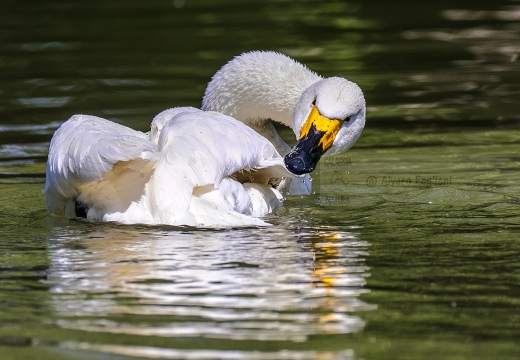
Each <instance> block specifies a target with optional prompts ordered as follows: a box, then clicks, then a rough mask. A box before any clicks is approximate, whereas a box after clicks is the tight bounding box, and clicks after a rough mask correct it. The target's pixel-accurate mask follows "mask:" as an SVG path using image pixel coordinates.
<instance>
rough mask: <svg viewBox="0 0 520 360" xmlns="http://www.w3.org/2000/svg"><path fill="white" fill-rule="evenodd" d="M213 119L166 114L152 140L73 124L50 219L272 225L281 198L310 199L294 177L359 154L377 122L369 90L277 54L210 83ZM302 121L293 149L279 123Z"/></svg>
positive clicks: (57, 172)
mask: <svg viewBox="0 0 520 360" xmlns="http://www.w3.org/2000/svg"><path fill="white" fill-rule="evenodd" d="M262 59H263V60H264V61H262ZM244 77H245V79H244ZM277 77H278V78H277ZM266 82H267V83H266ZM298 93H299V95H298ZM298 98H299V100H298ZM203 110H205V111H202V110H198V109H194V108H174V109H169V110H165V111H163V112H162V113H160V114H159V115H157V116H156V117H155V118H154V120H153V121H152V124H151V130H150V132H149V133H146V134H145V133H142V132H139V131H135V130H132V129H130V128H127V127H125V126H123V125H119V124H116V123H113V122H110V121H108V120H105V119H101V118H98V117H95V116H88V115H74V116H72V117H71V118H70V119H69V120H68V121H66V122H65V123H64V124H62V126H61V127H60V128H59V129H58V130H57V131H56V133H55V134H54V136H53V138H52V140H51V144H50V149H49V158H48V162H47V169H46V183H45V190H44V193H45V201H46V205H47V208H48V210H49V212H50V213H52V214H56V215H62V216H66V217H74V216H75V215H77V214H78V213H79V212H84V214H82V215H85V216H86V217H88V218H89V219H93V220H103V221H116V222H120V223H127V224H132V223H142V224H168V225H192V226H208V227H218V226H245V225H260V226H262V225H268V224H267V223H265V222H264V221H262V220H261V219H259V218H258V217H261V216H264V215H266V214H268V213H269V212H271V211H272V210H273V209H274V208H275V207H276V206H278V205H280V204H281V201H282V194H281V192H284V191H286V189H287V188H288V187H290V190H289V192H292V193H293V194H294V193H295V192H301V193H306V192H308V191H309V190H310V187H309V186H308V183H307V185H306V186H303V187H302V186H301V185H300V184H302V181H301V179H299V180H297V181H293V182H292V183H291V180H290V179H291V177H292V178H294V177H297V176H298V175H300V176H301V174H306V173H308V172H310V171H312V170H313V169H314V167H315V165H316V163H317V161H318V160H319V158H320V156H321V155H323V154H324V153H327V154H329V153H335V152H339V151H343V150H345V149H347V148H349V147H350V146H352V144H353V143H354V142H355V141H356V140H357V138H358V137H359V135H360V133H361V131H362V129H363V125H364V121H365V105H364V98H363V95H362V93H361V90H360V89H359V87H357V85H355V84H354V83H351V82H348V81H347V80H345V79H341V78H329V79H321V78H320V77H319V76H317V75H316V74H314V73H312V72H311V71H309V70H308V69H307V68H305V67H304V66H303V65H301V64H298V63H296V62H295V61H294V60H292V59H290V58H288V57H286V56H283V55H280V54H276V53H271V52H253V53H248V54H244V55H242V56H239V57H237V58H235V59H234V60H232V61H231V62H230V63H228V64H227V65H225V66H224V67H223V68H222V69H221V70H220V71H219V72H217V74H215V76H214V77H213V79H212V81H211V82H210V84H209V85H208V88H207V90H206V93H205V96H204V100H203ZM209 110H217V111H219V112H223V113H227V114H231V115H233V116H235V117H237V118H238V119H240V120H241V121H243V122H244V123H241V122H239V121H236V120H235V119H233V118H231V117H229V116H226V115H222V114H219V113H216V112H214V111H209ZM291 117H293V123H292V124H291V125H292V127H293V129H294V130H295V133H296V134H297V136H298V138H299V141H298V143H297V145H296V146H295V148H294V149H293V150H292V151H289V150H290V148H289V147H288V146H287V145H286V144H285V143H284V142H283V141H282V140H281V138H280V137H279V136H278V134H277V133H276V131H275V130H274V127H273V126H272V124H271V123H270V122H269V120H268V119H274V120H277V121H280V122H282V123H284V124H287V125H289V119H290V118H291ZM260 134H261V135H260ZM262 135H263V136H262ZM264 136H265V137H264ZM266 137H267V138H268V139H269V141H268V140H266ZM277 149H278V150H277ZM280 153H282V154H283V155H285V158H282V157H281V156H280ZM287 169H289V170H290V171H288V170H287Z"/></svg>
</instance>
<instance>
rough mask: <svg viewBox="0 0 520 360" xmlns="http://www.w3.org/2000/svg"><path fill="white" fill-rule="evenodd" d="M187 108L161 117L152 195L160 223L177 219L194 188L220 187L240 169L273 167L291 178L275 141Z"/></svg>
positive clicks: (218, 116)
mask: <svg viewBox="0 0 520 360" xmlns="http://www.w3.org/2000/svg"><path fill="white" fill-rule="evenodd" d="M186 110H187V111H185V112H179V111H178V109H173V110H172V109H170V110H165V111H164V112H163V113H161V114H159V115H157V117H158V118H160V119H162V120H161V121H162V123H163V124H165V125H164V126H163V127H162V130H161V132H160V135H159V137H158V151H159V154H160V155H159V159H158V161H157V163H156V166H155V171H154V174H153V176H152V181H151V182H150V187H149V189H148V195H149V204H150V210H151V211H152V213H153V217H154V218H155V219H157V220H158V221H159V222H162V223H175V222H177V221H179V219H180V218H182V216H184V215H185V214H186V212H187V211H188V209H189V207H190V201H191V198H192V195H193V193H194V189H195V188H197V187H203V186H207V185H212V186H213V188H215V189H218V188H219V187H220V184H221V182H222V180H223V179H224V178H227V177H230V176H232V175H233V174H235V173H237V172H240V171H253V172H254V171H260V170H262V171H266V170H265V169H268V168H270V169H273V174H276V175H280V174H284V175H287V176H290V173H289V172H288V171H286V170H285V168H284V166H283V159H282V158H281V157H280V155H279V154H278V152H277V151H276V149H275V148H274V147H273V145H272V144H271V143H270V142H269V141H268V140H267V139H265V138H264V137H262V136H260V135H259V134H257V133H256V132H255V131H253V130H252V129H251V128H249V127H248V126H246V125H244V124H242V123H241V122H239V121H237V120H235V119H233V118H231V117H229V116H226V115H222V114H219V113H213V112H204V111H201V110H197V109H193V108H187V109H186ZM171 115H173V116H171ZM168 117H170V119H169V120H165V119H168ZM152 204H153V206H151V205H152Z"/></svg>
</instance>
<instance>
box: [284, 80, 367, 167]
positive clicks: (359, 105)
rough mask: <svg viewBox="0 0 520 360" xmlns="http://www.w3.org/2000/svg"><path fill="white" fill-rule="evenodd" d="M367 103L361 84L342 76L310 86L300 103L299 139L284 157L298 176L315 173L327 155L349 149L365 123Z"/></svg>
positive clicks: (295, 126)
mask: <svg viewBox="0 0 520 360" xmlns="http://www.w3.org/2000/svg"><path fill="white" fill-rule="evenodd" d="M365 116H366V106H365V98H364V96H363V92H362V91H361V89H360V88H359V86H358V85H357V84H355V83H353V82H351V81H348V80H346V79H344V78H340V77H331V78H326V79H323V80H320V81H318V82H316V83H314V84H313V85H311V86H309V87H308V88H307V89H306V90H305V91H304V92H303V94H302V95H301V97H300V99H299V100H298V102H297V103H296V107H295V110H294V116H293V130H294V133H295V135H296V138H297V139H298V141H297V143H296V145H295V146H294V148H293V149H292V150H291V152H290V153H289V154H287V155H286V156H285V158H284V162H285V166H286V167H287V169H288V170H289V171H290V172H292V173H293V174H296V175H301V174H307V173H310V172H312V171H313V170H314V169H315V168H316V165H317V164H318V161H319V160H320V158H321V157H322V156H323V155H332V154H337V153H340V152H343V151H346V150H348V149H349V148H350V147H352V145H354V143H355V142H356V140H357V139H358V138H359V136H360V135H361V132H362V131H363V128H364V126H365Z"/></svg>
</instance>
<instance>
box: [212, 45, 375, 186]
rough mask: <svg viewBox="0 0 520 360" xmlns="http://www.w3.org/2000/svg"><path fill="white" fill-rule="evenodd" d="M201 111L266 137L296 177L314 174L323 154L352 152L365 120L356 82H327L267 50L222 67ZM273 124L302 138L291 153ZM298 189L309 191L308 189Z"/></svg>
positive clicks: (331, 78)
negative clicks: (229, 119)
mask: <svg viewBox="0 0 520 360" xmlns="http://www.w3.org/2000/svg"><path fill="white" fill-rule="evenodd" d="M202 109H203V110H211V111H217V112H220V113H222V114H226V115H229V116H231V117H233V118H235V119H238V120H240V121H242V122H243V123H245V124H247V125H248V126H250V127H251V128H253V129H254V130H255V131H257V132H258V133H259V134H261V135H263V136H264V137H266V138H267V139H268V140H269V141H271V143H272V144H273V145H274V146H275V147H276V149H277V150H278V152H279V153H280V154H281V155H283V156H285V164H286V166H287V168H288V169H289V170H290V171H291V172H293V173H295V174H306V173H310V172H312V171H313V170H314V169H315V167H316V164H317V163H318V161H319V159H320V158H321V156H322V155H324V154H325V155H332V154H336V153H340V152H343V151H346V150H348V149H349V148H350V147H351V146H352V145H354V143H355V142H356V141H357V139H358V138H359V136H360V135H361V132H362V131H363V128H364V126H365V116H366V107H365V98H364V96H363V92H362V91H361V89H360V88H359V86H358V85H357V84H355V83H353V82H351V81H348V80H346V79H344V78H340V77H330V78H325V79H324V78H322V77H321V76H319V75H317V74H316V73H314V72H312V71H310V70H309V69H308V68H306V67H305V66H304V65H302V64H300V63H298V62H296V61H294V60H293V59H291V58H289V57H287V56H285V55H283V54H279V53H276V52H263V51H253V52H249V53H245V54H242V55H240V56H237V57H235V58H234V59H233V60H231V61H230V62H228V63H227V64H226V65H224V66H223V67H222V68H221V69H220V70H219V71H218V72H217V73H216V74H215V75H214V76H213V78H212V80H211V82H210V83H209V84H208V87H207V88H206V92H205V94H204V98H203V101H202ZM271 120H274V121H277V122H279V123H281V124H284V125H286V126H289V127H290V128H292V130H293V131H294V133H295V135H296V138H297V139H298V142H297V144H296V146H295V147H294V148H293V149H292V150H291V148H290V147H289V146H288V145H287V144H286V143H285V142H284V141H283V140H282V139H281V138H280V136H279V135H278V133H277V132H276V130H275V128H274V126H273V124H272V121H271ZM299 184H301V182H299V181H297V182H296V185H299ZM297 187H298V189H294V190H297V191H298V192H303V193H307V194H308V193H310V187H306V188H301V186H297ZM291 190H292V188H291ZM291 194H295V192H294V191H291Z"/></svg>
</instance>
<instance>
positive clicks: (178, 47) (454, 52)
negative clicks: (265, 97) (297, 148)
mask: <svg viewBox="0 0 520 360" xmlns="http://www.w3.org/2000/svg"><path fill="white" fill-rule="evenodd" d="M4 8H5V9H6V10H5V11H4V12H2V14H1V15H0V19H1V20H2V21H1V22H0V24H1V25H0V39H1V41H0V76H1V78H2V85H1V86H0V191H1V193H2V197H1V198H0V232H1V235H2V240H1V241H0V247H1V251H0V305H1V306H0V323H1V325H0V353H1V354H2V355H1V356H0V357H1V358H2V359H4V358H5V359H24V358H40V359H85V358H89V359H90V358H106V357H107V356H108V357H111V358H114V359H131V358H143V359H150V358H153V359H185V358H192V359H205V358H207V359H213V358H220V359H430V358H435V359H468V358H471V359H516V358H518V354H519V353H520V346H519V345H518V344H519V342H520V287H519V284H520V265H519V262H518V258H519V254H520V245H519V244H520V243H519V242H518V240H517V234H518V230H519V228H520V225H519V224H520V198H519V194H520V185H519V183H518V174H519V173H520V153H519V149H520V147H519V143H520V131H519V130H518V125H519V123H520V112H519V108H518V101H517V99H518V95H519V93H520V85H519V84H520V75H519V74H520V72H519V70H520V69H519V65H518V55H519V52H520V47H519V45H518V41H517V39H518V38H519V35H520V26H519V21H518V20H520V4H519V3H518V2H517V1H505V0H503V1H498V2H493V3H490V2H487V1H475V2H472V3H471V4H468V3H467V2H461V1H459V2H453V1H450V2H444V1H437V2H435V3H431V4H421V3H417V4H410V3H409V2H398V3H395V2H393V3H380V2H369V3H367V2H359V1H351V2H340V1H327V2H320V3H316V2H309V1H290V2H288V1H282V0H278V1H274V0H273V1H264V2H243V1H242V2H241V1H221V2H218V4H217V3H215V2H210V1H197V2H194V1H181V0H175V1H166V0H164V1H163V0H153V1H147V2H136V1H111V2H106V1H105V2H103V1H90V2H88V3H80V2H72V3H71V2H67V1H62V0H52V1H46V2H40V1H24V2H20V1H14V0H13V1H8V2H6V4H5V5H4ZM253 49H270V50H276V51H281V52H284V53H286V54H288V55H290V56H293V57H295V58H296V59H298V60H300V61H302V62H304V63H305V64H307V65H308V66H309V67H310V68H312V69H313V70H315V71H317V72H319V73H320V74H322V75H324V76H333V75H339V76H344V77H348V78H349V79H351V80H353V81H356V82H357V83H358V84H359V85H360V86H361V88H362V89H363V90H364V92H365V96H366V99H367V104H368V120H367V126H366V129H365V131H364V133H363V135H362V137H361V139H360V140H359V141H358V143H357V144H356V146H355V147H354V148H353V149H352V150H351V151H349V152H348V153H346V154H341V155H337V156H335V157H332V158H328V159H327V158H326V159H323V161H322V162H321V164H320V166H319V167H318V169H317V170H316V171H315V173H314V175H313V186H314V194H313V195H311V196H308V197H303V198H302V197H299V196H298V197H289V198H288V199H287V201H286V202H285V204H284V206H283V207H281V208H279V209H277V210H276V211H275V213H274V214H272V215H270V216H269V217H268V218H267V220H268V221H269V222H270V223H272V224H273V226H272V227H270V228H268V229H258V228H244V229H231V230H225V231H223V230H219V231H216V230H211V229H193V228H171V227H142V226H120V225H116V224H97V223H89V222H85V221H78V220H72V221H70V220H69V219H58V218H53V217H49V216H47V215H46V213H45V204H44V201H43V195H42V189H43V183H44V177H45V161H46V156H47V148H48V144H49V141H50V138H51V136H52V133H53V132H54V131H55V130H56V128H57V127H58V126H59V125H60V124H61V123H62V122H63V121H65V120H66V119H67V118H68V117H70V116H71V115H72V114H75V113H86V114H92V115H97V116H102V117H105V118H109V119H111V120H114V121H117V122H120V123H123V124H125V125H128V126H132V127H134V128H137V129H140V130H144V131H146V130H147V127H148V126H149V122H150V119H152V118H153V116H154V115H155V114H157V113H158V112H160V111H161V110H163V109H166V108H169V107H173V106H181V105H190V106H199V105H200V100H201V97H202V94H203V91H204V88H205V86H206V84H207V82H208V81H209V79H210V78H211V76H212V74H213V73H214V72H215V71H216V70H217V69H218V68H219V67H220V66H222V65H223V64H224V63H225V62H226V61H228V60H229V59H231V58H232V57H233V56H235V55H238V54H240V53H241V52H243V51H249V50H253ZM282 131H283V135H284V137H286V138H287V139H288V141H292V140H291V136H292V135H291V132H290V131H287V130H282Z"/></svg>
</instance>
